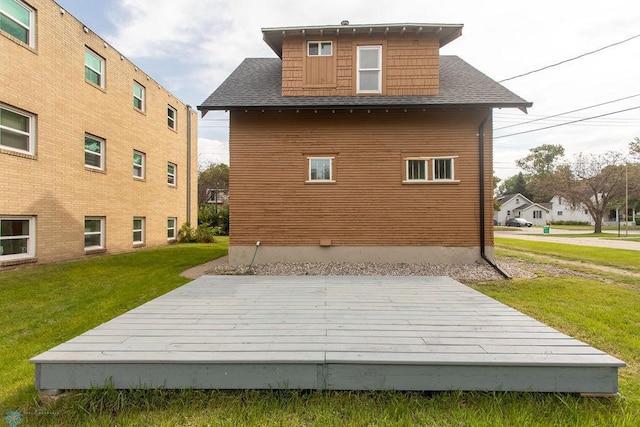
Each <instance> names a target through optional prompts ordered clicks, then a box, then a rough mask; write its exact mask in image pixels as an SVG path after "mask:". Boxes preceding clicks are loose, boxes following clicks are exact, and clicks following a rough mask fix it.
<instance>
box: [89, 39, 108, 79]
mask: <svg viewBox="0 0 640 427" xmlns="http://www.w3.org/2000/svg"><path fill="white" fill-rule="evenodd" d="M84 53H85V59H84V68H85V75H84V80H85V81H86V82H87V83H89V84H91V85H93V86H96V87H99V88H101V89H104V88H105V82H106V72H105V71H106V69H107V61H106V60H105V59H104V58H103V57H102V56H100V55H99V54H98V53H97V52H96V51H94V50H93V49H91V48H90V47H88V46H85V47H84ZM87 53H88V54H89V55H91V56H93V57H94V58H95V59H97V60H98V61H99V62H100V68H101V70H99V71H98V70H95V69H93V68H92V67H90V66H89V65H88V64H87V56H86V55H87ZM87 68H88V69H90V70H91V71H93V72H94V73H96V74H97V75H98V76H99V83H96V82H93V81H91V80H89V79H87V72H86V69H87Z"/></svg>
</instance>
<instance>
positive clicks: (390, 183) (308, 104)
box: [198, 21, 531, 264]
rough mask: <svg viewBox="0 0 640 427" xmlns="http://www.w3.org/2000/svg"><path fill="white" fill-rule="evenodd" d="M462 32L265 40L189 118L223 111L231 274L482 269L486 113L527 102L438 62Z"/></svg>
mask: <svg viewBox="0 0 640 427" xmlns="http://www.w3.org/2000/svg"><path fill="white" fill-rule="evenodd" d="M461 32H462V25H459V24H453V25H449V24H376V25H352V24H349V23H348V22H346V21H345V22H343V23H342V25H326V26H309V27H283V28H265V29H263V30H262V34H263V38H264V41H265V42H266V43H267V45H269V47H270V48H271V49H272V50H273V51H274V52H275V54H276V55H277V58H249V59H245V60H244V61H243V62H242V63H241V64H240V65H239V66H238V68H236V70H235V71H233V73H232V74H231V75H230V76H229V77H228V78H227V79H226V80H225V81H224V82H223V83H222V84H221V85H220V87H218V88H217V89H216V90H215V91H214V92H213V93H212V94H211V95H210V96H209V97H208V98H207V99H206V100H205V101H204V102H203V103H202V105H200V106H199V107H198V109H199V110H200V111H201V112H202V114H203V115H205V114H206V113H207V112H208V111H212V110H227V111H229V112H230V136H229V149H230V176H229V190H230V193H231V194H232V196H231V197H230V199H229V209H230V218H231V222H230V248H229V262H230V263H231V264H242V263H249V262H250V261H251V260H252V257H253V255H254V254H255V253H256V250H257V249H256V248H258V254H257V257H256V258H255V262H257V263H266V262H274V261H292V262H307V261H319V262H330V261H344V262H347V261H349V262H367V261H380V262H421V263H473V262H477V261H479V260H482V259H485V260H490V259H491V257H492V256H493V228H492V227H493V224H492V221H491V220H492V218H491V216H492V194H491V187H492V186H491V183H492V110H493V108H518V109H521V110H525V109H526V108H527V107H529V106H531V103H529V102H527V101H525V100H523V99H522V98H520V97H518V96H517V95H515V94H513V93H512V92H510V91H509V90H507V89H506V88H504V87H502V86H501V85H499V84H498V83H496V82H495V81H493V80H491V79H490V78H488V77H487V76H485V75H484V74H482V73H481V72H479V71H478V70H476V69H475V68H473V67H472V66H470V65H469V64H467V63H466V62H464V61H463V60H462V59H460V58H459V57H456V56H441V55H440V54H439V49H440V48H441V47H442V46H444V45H446V44H447V43H449V42H451V41H453V40H454V39H456V38H457V37H459V36H460V35H461ZM258 241H259V242H260V246H257V242H258Z"/></svg>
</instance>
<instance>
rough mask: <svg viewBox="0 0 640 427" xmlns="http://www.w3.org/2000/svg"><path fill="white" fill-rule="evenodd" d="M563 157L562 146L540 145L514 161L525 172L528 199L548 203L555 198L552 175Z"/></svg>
mask: <svg viewBox="0 0 640 427" xmlns="http://www.w3.org/2000/svg"><path fill="white" fill-rule="evenodd" d="M563 157H564V147H562V145H552V144H542V145H540V146H538V147H534V148H532V149H531V150H529V154H528V155H527V156H525V157H523V158H521V159H518V160H516V165H517V166H518V167H519V168H520V169H522V170H523V171H524V172H525V180H526V181H527V190H528V191H529V193H530V194H531V197H529V198H530V199H531V200H533V201H535V202H548V201H549V200H551V199H552V198H553V196H555V191H554V189H553V186H554V185H553V174H554V172H555V171H556V169H557V167H558V165H559V161H560V160H561V159H562V158H563Z"/></svg>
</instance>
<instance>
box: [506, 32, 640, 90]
mask: <svg viewBox="0 0 640 427" xmlns="http://www.w3.org/2000/svg"><path fill="white" fill-rule="evenodd" d="M638 37H640V34H636V35H635V36H631V37H629V38H627V39H624V40H621V41H619V42H615V43H611V44H610V45H607V46H603V47H601V48H599V49H596V50H592V51H591V52H586V53H583V54H582V55H578V56H575V57H573V58H569V59H565V60H564V61H560V62H556V63H555V64H551V65H547V66H545V67H542V68H538V69H536V70H532V71H529V72H527V73H523V74H518V75H517V76H513V77H509V78H507V79H503V80H500V81H498V83H502V82H506V81H509V80H514V79H517V78H520V77H524V76H528V75H529V74H533V73H537V72H539V71H543V70H547V69H549V68H553V67H557V66H558V65H562V64H566V63H567V62H571V61H575V60H576V59H580V58H584V57H585V56H588V55H592V54H594V53H598V52H601V51H603V50H605V49H608V48H610V47H613V46H617V45H619V44H622V43H626V42H628V41H631V40H633V39H636V38H638Z"/></svg>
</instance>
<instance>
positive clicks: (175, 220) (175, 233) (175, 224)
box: [167, 216, 178, 242]
mask: <svg viewBox="0 0 640 427" xmlns="http://www.w3.org/2000/svg"><path fill="white" fill-rule="evenodd" d="M169 221H173V227H171V226H170V225H169ZM171 231H173V236H169V233H170V232H171ZM177 239H178V218H176V217H175V216H170V217H167V241H169V242H173V241H175V240H177Z"/></svg>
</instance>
